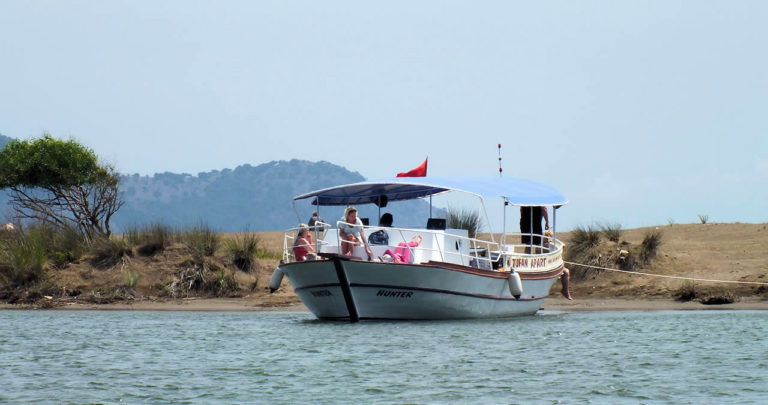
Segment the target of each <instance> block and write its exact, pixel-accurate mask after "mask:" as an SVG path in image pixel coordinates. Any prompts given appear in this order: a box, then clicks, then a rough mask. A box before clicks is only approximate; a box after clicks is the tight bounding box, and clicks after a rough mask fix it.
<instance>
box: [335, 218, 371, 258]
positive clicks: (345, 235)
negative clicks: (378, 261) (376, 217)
mask: <svg viewBox="0 0 768 405" xmlns="http://www.w3.org/2000/svg"><path fill="white" fill-rule="evenodd" d="M339 243H341V254H343V255H345V256H352V252H353V250H354V249H355V246H357V245H360V244H362V245H364V246H365V253H367V254H368V260H371V257H373V253H371V249H370V248H369V247H368V243H366V239H365V230H364V229H363V221H361V220H360V218H358V217H357V208H355V207H353V206H351V205H350V206H349V207H347V209H346V210H344V217H343V218H341V221H340V223H339Z"/></svg>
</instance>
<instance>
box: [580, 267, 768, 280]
mask: <svg viewBox="0 0 768 405" xmlns="http://www.w3.org/2000/svg"><path fill="white" fill-rule="evenodd" d="M565 263H567V264H571V265H574V266H582V267H589V268H592V269H597V270H605V271H615V272H618V273H627V274H638V275H642V276H649V277H662V278H673V279H677V280H690V281H701V282H707V283H727V284H752V285H768V283H764V282H760V281H734V280H712V279H706V278H695V277H682V276H670V275H666V274H653V273H643V272H641V271H628V270H619V269H611V268H608V267H600V266H592V265H589V264H581V263H574V262H565Z"/></svg>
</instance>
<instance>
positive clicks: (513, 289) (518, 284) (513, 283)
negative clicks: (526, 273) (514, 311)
mask: <svg viewBox="0 0 768 405" xmlns="http://www.w3.org/2000/svg"><path fill="white" fill-rule="evenodd" d="M507 284H509V293H510V294H512V296H513V297H515V299H516V300H519V299H520V296H521V295H523V282H522V281H520V275H519V274H517V272H516V271H514V270H511V271H510V272H509V278H508V279H507Z"/></svg>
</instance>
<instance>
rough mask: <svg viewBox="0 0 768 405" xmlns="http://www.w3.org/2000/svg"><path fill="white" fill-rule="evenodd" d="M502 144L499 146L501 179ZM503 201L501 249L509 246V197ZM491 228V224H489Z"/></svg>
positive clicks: (503, 198)
mask: <svg viewBox="0 0 768 405" xmlns="http://www.w3.org/2000/svg"><path fill="white" fill-rule="evenodd" d="M501 171H502V170H501V144H499V178H501ZM501 198H502V200H504V205H503V206H502V207H501V210H502V216H503V218H504V219H503V220H502V223H501V224H502V225H501V240H500V241H499V243H500V244H501V247H502V248H503V247H504V245H506V244H507V204H509V202H508V201H507V197H501ZM489 227H490V224H489ZM491 235H493V232H491Z"/></svg>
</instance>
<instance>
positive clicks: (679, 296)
mask: <svg viewBox="0 0 768 405" xmlns="http://www.w3.org/2000/svg"><path fill="white" fill-rule="evenodd" d="M674 296H675V297H676V300H678V301H683V302H688V301H693V300H695V299H696V298H697V297H698V294H697V292H696V285H695V284H694V283H693V282H691V281H686V282H685V283H684V284H683V285H682V287H680V288H679V289H678V290H677V292H676V293H675V294H674Z"/></svg>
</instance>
